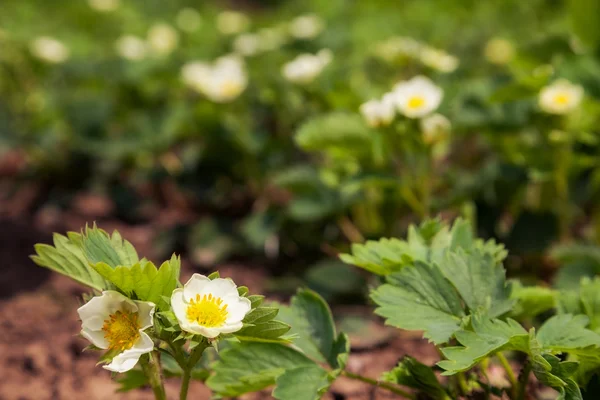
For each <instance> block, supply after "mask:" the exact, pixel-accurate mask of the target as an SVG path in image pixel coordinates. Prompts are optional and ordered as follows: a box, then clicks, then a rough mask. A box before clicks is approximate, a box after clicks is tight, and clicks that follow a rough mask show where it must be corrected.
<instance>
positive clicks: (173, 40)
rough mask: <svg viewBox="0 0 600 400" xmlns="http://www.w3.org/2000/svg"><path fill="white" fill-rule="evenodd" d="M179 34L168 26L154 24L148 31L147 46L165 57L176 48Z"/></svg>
mask: <svg viewBox="0 0 600 400" xmlns="http://www.w3.org/2000/svg"><path fill="white" fill-rule="evenodd" d="M178 43H179V34H178V33H177V31H176V30H175V29H174V28H173V27H172V26H171V25H168V24H163V23H160V24H155V25H153V26H151V27H150V29H149V30H148V46H149V47H150V49H151V50H152V51H154V53H156V54H158V55H167V54H169V53H171V52H172V51H173V50H175V48H176V47H177V44H178Z"/></svg>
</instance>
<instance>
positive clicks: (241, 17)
mask: <svg viewBox="0 0 600 400" xmlns="http://www.w3.org/2000/svg"><path fill="white" fill-rule="evenodd" d="M249 26H250V18H248V16H247V15H246V14H242V13H241V12H237V11H223V12H221V13H219V15H217V29H218V30H219V32H221V33H222V34H224V35H236V34H238V33H241V32H243V31H245V30H246V29H248V27H249Z"/></svg>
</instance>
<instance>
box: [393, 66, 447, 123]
mask: <svg viewBox="0 0 600 400" xmlns="http://www.w3.org/2000/svg"><path fill="white" fill-rule="evenodd" d="M393 93H394V98H395V101H396V107H398V111H400V113H401V114H403V115H405V116H406V117H408V118H421V117H424V116H426V115H428V114H430V113H432V112H433V111H435V110H436V109H437V108H438V107H439V105H440V103H441V102H442V97H443V96H444V92H443V90H442V89H441V88H440V87H438V86H436V85H435V84H434V83H433V82H432V81H431V80H430V79H429V78H426V77H424V76H416V77H414V78H412V79H411V80H408V81H403V82H400V83H398V84H397V85H396V86H395V87H394V90H393Z"/></svg>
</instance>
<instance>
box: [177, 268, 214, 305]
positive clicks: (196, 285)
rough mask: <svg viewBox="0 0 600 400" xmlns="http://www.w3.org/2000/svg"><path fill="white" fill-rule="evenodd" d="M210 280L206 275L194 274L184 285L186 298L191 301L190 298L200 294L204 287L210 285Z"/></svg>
mask: <svg viewBox="0 0 600 400" xmlns="http://www.w3.org/2000/svg"><path fill="white" fill-rule="evenodd" d="M210 282H211V280H210V279H208V278H207V277H206V276H204V275H200V274H194V275H192V277H191V278H190V280H189V281H187V283H186V284H185V285H184V286H183V293H184V295H185V299H186V300H187V301H189V300H190V299H193V298H195V297H196V295H197V294H199V293H200V292H201V291H202V290H203V288H204V287H206V285H208V284H209V283H210Z"/></svg>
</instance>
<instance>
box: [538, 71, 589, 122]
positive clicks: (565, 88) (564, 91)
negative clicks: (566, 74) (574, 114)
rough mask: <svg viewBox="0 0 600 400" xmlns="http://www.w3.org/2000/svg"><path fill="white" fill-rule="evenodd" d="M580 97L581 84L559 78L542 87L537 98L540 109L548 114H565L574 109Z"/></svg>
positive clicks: (581, 94)
mask: <svg viewBox="0 0 600 400" xmlns="http://www.w3.org/2000/svg"><path fill="white" fill-rule="evenodd" d="M582 99H583V87H582V86H580V85H574V84H572V83H571V82H569V81H567V80H566V79H560V80H558V81H556V82H554V83H552V84H551V85H549V86H546V87H544V88H542V90H541V91H540V95H539V99H538V100H539V105H540V108H541V109H542V111H545V112H547V113H550V114H567V113H569V112H571V111H573V110H574V109H576V108H577V107H578V106H579V104H580V103H581V100H582Z"/></svg>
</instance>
